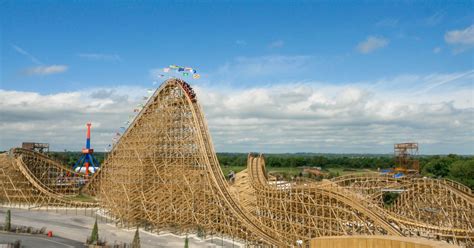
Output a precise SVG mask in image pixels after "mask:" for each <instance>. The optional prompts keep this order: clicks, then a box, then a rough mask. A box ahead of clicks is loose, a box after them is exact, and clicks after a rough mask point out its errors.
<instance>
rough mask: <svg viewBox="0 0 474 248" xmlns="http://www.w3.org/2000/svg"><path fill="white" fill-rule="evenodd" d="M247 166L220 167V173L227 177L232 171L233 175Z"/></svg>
mask: <svg viewBox="0 0 474 248" xmlns="http://www.w3.org/2000/svg"><path fill="white" fill-rule="evenodd" d="M246 168H247V166H221V169H222V172H223V173H224V176H226V177H227V175H229V172H230V171H231V170H232V171H234V172H235V173H239V172H241V171H242V170H244V169H246Z"/></svg>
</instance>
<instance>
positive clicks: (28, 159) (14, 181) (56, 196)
mask: <svg viewBox="0 0 474 248" xmlns="http://www.w3.org/2000/svg"><path fill="white" fill-rule="evenodd" d="M68 172H72V171H70V170H68V169H67V168H65V167H63V166H62V165H60V164H59V163H58V162H56V161H54V160H51V159H49V158H48V157H47V156H45V155H43V154H39V153H35V152H31V151H27V150H23V149H12V150H10V152H9V153H8V154H7V153H5V154H1V155H0V185H1V188H2V189H1V191H0V202H1V203H2V204H7V205H10V206H25V207H31V208H35V207H45V206H61V207H80V208H91V207H96V206H97V204H96V203H94V202H83V201H79V200H77V199H76V198H75V196H76V195H75V193H76V192H78V191H79V186H78V185H77V183H76V181H78V180H76V178H75V177H73V176H71V177H69V178H68V177H66V176H65V175H67V173H68ZM71 175H72V174H71ZM78 177H80V176H78ZM72 182H74V183H72Z"/></svg>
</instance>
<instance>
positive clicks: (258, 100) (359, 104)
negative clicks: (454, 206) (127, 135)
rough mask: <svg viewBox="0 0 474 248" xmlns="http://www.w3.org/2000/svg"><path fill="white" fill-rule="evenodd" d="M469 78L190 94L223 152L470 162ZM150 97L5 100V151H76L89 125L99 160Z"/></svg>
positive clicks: (3, 95) (132, 90) (122, 93)
mask: <svg viewBox="0 0 474 248" xmlns="http://www.w3.org/2000/svg"><path fill="white" fill-rule="evenodd" d="M473 78H474V72H473V71H465V72H458V73H451V74H429V75H400V76H398V77H394V78H387V79H380V80H377V81H370V82H360V83H352V84H339V85H336V84H332V83H317V82H306V83H287V84H283V85H279V86H268V87H264V86H253V87H249V88H245V89H236V88H235V87H234V88H232V87H229V88H222V87H210V86H202V85H201V86H194V88H195V90H196V92H197V97H198V101H199V102H200V104H202V105H203V108H204V112H205V115H206V117H207V120H208V123H209V127H210V131H211V135H212V137H213V140H214V144H215V146H216V149H217V150H218V151H237V152H247V151H260V152H368V153H391V152H392V149H393V146H392V145H393V143H397V142H403V141H413V140H414V141H418V142H420V144H421V152H422V153H450V152H453V153H472V151H473V150H472V148H473V147H474V138H473V137H474V119H473V118H472V116H473V115H474V102H473V101H474V98H472V95H473V94H474V92H473V89H472V86H471V82H472V80H473ZM191 83H192V82H191ZM413 92H418V93H413ZM145 94H146V90H145V89H143V88H137V87H126V88H125V87H117V88H112V89H110V88H103V89H85V90H84V91H76V92H63V93H57V94H50V95H42V94H38V93H34V92H18V91H6V90H0V119H1V122H0V133H2V140H1V148H2V149H8V148H10V147H12V146H15V145H20V143H21V142H22V141H26V140H33V141H39V142H42V141H44V142H50V143H51V144H52V145H53V147H54V149H56V150H62V149H64V148H66V149H75V150H79V149H80V148H81V147H82V145H83V144H82V138H83V136H84V124H85V123H86V122H87V121H92V123H93V134H92V135H93V138H92V143H93V146H94V147H95V148H96V149H97V150H103V148H104V147H105V145H106V144H108V143H110V141H111V139H112V137H113V133H114V132H115V131H116V130H117V129H119V128H120V126H122V125H123V124H122V123H123V122H124V121H126V120H127V119H128V115H132V114H133V111H132V110H133V108H135V106H136V104H138V103H139V102H140V99H141V98H142V97H143V96H144V95H145Z"/></svg>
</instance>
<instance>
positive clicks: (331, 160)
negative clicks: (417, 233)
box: [217, 153, 474, 189]
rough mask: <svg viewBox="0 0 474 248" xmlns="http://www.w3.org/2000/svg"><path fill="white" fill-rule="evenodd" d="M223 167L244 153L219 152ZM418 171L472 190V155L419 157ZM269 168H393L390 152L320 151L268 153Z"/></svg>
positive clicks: (237, 162)
mask: <svg viewBox="0 0 474 248" xmlns="http://www.w3.org/2000/svg"><path fill="white" fill-rule="evenodd" d="M217 157H218V159H219V162H220V164H221V165H222V166H246V165H247V154H242V153H218V154H217ZM418 160H419V162H420V173H421V175H423V176H427V177H433V178H449V179H452V180H455V181H458V182H460V183H462V184H464V185H466V186H468V187H470V188H471V189H474V157H473V156H460V155H454V154H450V155H447V156H439V155H433V156H427V155H424V156H418ZM265 165H266V166H268V167H303V166H310V167H321V168H322V169H328V168H344V169H374V170H376V169H379V168H380V169H385V168H393V167H395V160H394V157H393V155H372V154H371V155H355V154H349V155H343V154H341V155H336V154H329V155H325V154H324V155H320V154H306V153H302V154H268V155H265Z"/></svg>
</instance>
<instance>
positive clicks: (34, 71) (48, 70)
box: [25, 65, 68, 75]
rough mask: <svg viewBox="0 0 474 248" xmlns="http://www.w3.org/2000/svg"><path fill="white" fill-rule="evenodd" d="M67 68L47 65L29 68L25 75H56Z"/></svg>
mask: <svg viewBox="0 0 474 248" xmlns="http://www.w3.org/2000/svg"><path fill="white" fill-rule="evenodd" d="M67 69H68V66H66V65H48V66H36V67H31V68H29V69H27V70H26V71H25V73H26V74H27V75H50V74H58V73H63V72H65V71H67Z"/></svg>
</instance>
